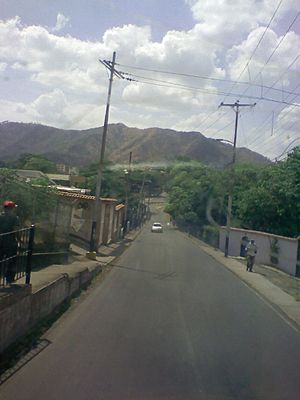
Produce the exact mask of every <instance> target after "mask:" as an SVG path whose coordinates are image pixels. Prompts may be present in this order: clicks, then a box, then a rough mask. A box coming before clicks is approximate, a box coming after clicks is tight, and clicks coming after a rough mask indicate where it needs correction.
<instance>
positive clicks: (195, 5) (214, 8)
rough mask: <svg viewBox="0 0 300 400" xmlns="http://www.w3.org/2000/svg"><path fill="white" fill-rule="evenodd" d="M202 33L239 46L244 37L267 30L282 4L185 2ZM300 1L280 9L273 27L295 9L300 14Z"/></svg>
mask: <svg viewBox="0 0 300 400" xmlns="http://www.w3.org/2000/svg"><path fill="white" fill-rule="evenodd" d="M185 1H186V3H187V4H188V5H189V6H190V7H191V10H192V13H193V16H194V18H195V20H196V21H199V22H200V24H201V30H202V31H203V33H205V34H206V35H208V36H209V37H212V38H213V37H215V38H219V39H220V40H221V41H222V42H225V43H229V44H230V43H236V42H237V41H239V40H240V39H241V37H242V35H243V34H245V33H248V32H249V31H250V30H253V29H255V28H257V27H258V26H259V25H264V26H266V25H267V23H268V22H269V20H270V19H271V17H272V15H273V13H274V11H275V9H276V7H277V4H278V2H274V0H214V1H211V0H185ZM298 8H299V3H298V0H286V1H284V2H283V3H282V4H281V6H280V7H279V9H278V12H277V13H276V16H275V18H274V21H273V23H274V24H276V23H277V21H278V20H279V19H280V18H281V17H282V16H283V15H284V14H285V13H286V12H287V11H288V10H291V9H295V10H298Z"/></svg>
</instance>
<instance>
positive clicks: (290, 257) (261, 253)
mask: <svg viewBox="0 0 300 400" xmlns="http://www.w3.org/2000/svg"><path fill="white" fill-rule="evenodd" d="M225 236H226V229H225V228H224V227H222V228H221V229H220V240H219V248H220V249H221V250H222V251H224V249H225ZM243 236H248V238H249V239H254V240H255V242H256V245H257V247H258V252H257V255H256V259H255V260H256V262H257V263H259V264H266V265H272V263H271V259H270V257H271V248H270V247H271V243H272V241H273V240H274V239H277V240H278V246H279V253H278V264H276V266H277V267H278V268H280V269H281V270H283V271H285V272H287V273H288V274H290V275H294V276H295V274H296V264H297V247H298V240H297V239H292V238H288V237H284V236H278V235H272V234H269V233H265V232H259V231H251V230H247V229H237V228H231V229H230V236H229V249H228V253H229V255H230V256H239V255H240V248H241V239H242V237H243Z"/></svg>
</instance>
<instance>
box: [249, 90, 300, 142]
mask: <svg viewBox="0 0 300 400" xmlns="http://www.w3.org/2000/svg"><path fill="white" fill-rule="evenodd" d="M299 86H300V83H299V84H298V85H297V86H296V87H295V88H294V90H293V91H296V90H297V89H298V87H299ZM297 97H298V95H297V94H296V95H295V96H294V97H293V98H292V100H291V101H294V100H295V99H296V98H297ZM279 107H280V105H278V106H277V107H276V108H274V109H273V110H272V113H273V112H274V111H276V110H277V109H278V108H279ZM286 107H287V106H285V107H284V108H283V109H282V110H281V111H280V112H282V111H283V110H284V109H285V108H286ZM293 108H294V106H292V108H291V110H289V111H288V113H289V112H291V111H292V109H293ZM271 116H272V114H270V115H269V116H268V117H267V118H266V119H265V120H264V121H263V123H262V124H260V126H259V127H258V128H257V129H256V132H259V131H261V130H262V128H263V127H264V125H265V124H266V123H267V121H268V120H269V118H270V117H271ZM283 117H284V116H282V117H280V118H279V119H278V120H277V122H278V121H280V120H281V119H282V118H283ZM275 131H277V130H275ZM259 139H261V137H256V138H254V139H253V140H252V141H250V143H249V144H248V146H251V145H253V144H254V143H255V142H257V140H259ZM259 141H260V140H259Z"/></svg>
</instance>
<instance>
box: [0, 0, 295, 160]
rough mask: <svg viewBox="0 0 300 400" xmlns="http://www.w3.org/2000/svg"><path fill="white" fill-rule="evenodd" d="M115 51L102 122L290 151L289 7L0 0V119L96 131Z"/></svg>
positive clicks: (251, 1)
mask: <svg viewBox="0 0 300 400" xmlns="http://www.w3.org/2000/svg"><path fill="white" fill-rule="evenodd" d="M114 51H115V52H116V63H117V64H116V70H117V71H119V72H122V74H123V75H122V76H123V77H124V78H129V79H131V80H128V79H119V78H117V77H114V80H113V87H112V97H111V108H110V118H109V121H110V123H119V122H120V123H124V124H126V125H127V126H131V127H138V128H148V127H160V128H169V129H174V130H180V131H184V132H185V131H197V132H201V133H202V134H204V135H205V136H207V137H211V138H215V139H217V138H218V139H225V140H229V141H230V140H231V141H232V140H233V136H234V123H235V112H234V111H235V110H234V108H232V107H230V106H221V107H220V103H221V102H223V103H224V104H229V105H230V104H234V103H235V102H236V101H239V103H240V104H241V107H240V109H239V110H240V112H239V123H238V140H237V145H238V146H239V147H242V146H244V147H248V148H250V149H251V150H254V151H257V152H259V153H261V154H263V155H265V156H267V157H269V158H270V159H272V160H274V159H282V158H283V157H284V156H285V155H286V153H287V152H288V151H289V150H290V149H292V148H293V147H294V146H296V145H300V3H299V0H85V1H81V0H72V1H70V0H0V112H1V117H0V121H20V122H34V123H41V124H45V125H50V126H55V127H58V128H63V129H88V128H94V127H98V126H102V125H103V121H104V113H105V105H106V100H107V90H108V78H109V71H108V70H107V69H106V68H105V67H104V66H103V65H102V64H101V63H100V62H99V60H107V61H110V60H111V59H112V54H113V52H114ZM255 103H256V104H255ZM254 104H255V106H254ZM243 105H245V106H243ZM246 105H249V106H246Z"/></svg>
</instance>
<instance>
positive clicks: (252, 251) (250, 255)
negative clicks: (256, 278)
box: [246, 239, 257, 272]
mask: <svg viewBox="0 0 300 400" xmlns="http://www.w3.org/2000/svg"><path fill="white" fill-rule="evenodd" d="M246 251H247V271H249V272H252V269H253V265H254V261H255V256H256V253H257V246H256V244H255V240H254V239H251V240H250V243H249V244H248V246H247V248H246Z"/></svg>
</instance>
